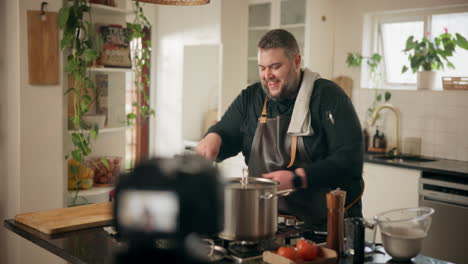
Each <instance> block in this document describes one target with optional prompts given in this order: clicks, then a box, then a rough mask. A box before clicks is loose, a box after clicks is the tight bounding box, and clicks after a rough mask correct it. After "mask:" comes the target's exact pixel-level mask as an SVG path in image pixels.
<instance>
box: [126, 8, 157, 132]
mask: <svg viewBox="0 0 468 264" xmlns="http://www.w3.org/2000/svg"><path fill="white" fill-rule="evenodd" d="M133 8H134V12H135V19H134V21H133V23H127V28H128V29H130V32H131V34H130V41H131V43H132V44H131V55H132V65H133V70H134V73H135V81H134V85H135V90H136V102H134V103H133V104H132V112H130V113H128V114H127V124H128V125H132V124H134V122H135V120H136V119H137V118H138V117H140V118H142V119H146V118H148V117H149V116H151V115H154V109H152V108H151V107H150V104H149V100H150V98H149V95H148V94H147V93H146V91H145V87H148V86H149V80H150V79H149V76H148V72H147V70H146V69H149V67H150V61H151V41H150V40H145V29H149V28H150V27H151V24H150V23H149V21H148V19H147V18H146V16H145V14H144V12H143V7H142V5H141V4H140V2H133Z"/></svg>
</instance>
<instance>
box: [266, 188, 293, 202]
mask: <svg viewBox="0 0 468 264" xmlns="http://www.w3.org/2000/svg"><path fill="white" fill-rule="evenodd" d="M293 191H294V190H293V189H286V190H282V191H279V192H277V193H276V194H273V193H271V192H265V193H262V194H261V195H260V199H264V200H268V199H270V198H272V197H273V196H277V197H284V196H288V195H289V194H290V193H292V192H293Z"/></svg>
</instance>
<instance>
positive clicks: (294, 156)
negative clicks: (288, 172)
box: [287, 136, 297, 168]
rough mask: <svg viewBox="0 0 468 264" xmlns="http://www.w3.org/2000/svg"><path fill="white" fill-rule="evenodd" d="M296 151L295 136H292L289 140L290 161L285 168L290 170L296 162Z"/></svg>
mask: <svg viewBox="0 0 468 264" xmlns="http://www.w3.org/2000/svg"><path fill="white" fill-rule="evenodd" d="M296 149H297V136H292V138H291V161H290V162H289V164H288V166H287V168H291V167H292V165H293V164H294V161H295V160H296Z"/></svg>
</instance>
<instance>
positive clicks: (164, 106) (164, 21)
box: [152, 0, 221, 156]
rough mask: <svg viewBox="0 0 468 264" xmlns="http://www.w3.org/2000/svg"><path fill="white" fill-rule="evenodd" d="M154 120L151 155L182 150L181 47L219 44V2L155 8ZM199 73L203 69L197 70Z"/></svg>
mask: <svg viewBox="0 0 468 264" xmlns="http://www.w3.org/2000/svg"><path fill="white" fill-rule="evenodd" d="M157 14H158V15H157V22H156V25H155V26H156V27H157V35H156V37H155V38H154V39H155V41H156V42H157V47H156V50H155V51H156V65H155V67H156V76H154V75H153V76H152V77H153V79H152V81H153V82H156V100H155V107H156V119H155V128H156V129H155V133H154V134H153V135H154V136H155V141H154V145H153V151H152V152H153V153H152V154H156V155H160V156H172V155H174V154H176V153H179V152H181V151H182V150H183V141H182V88H183V80H182V79H183V62H184V54H183V51H184V46H185V45H199V44H221V33H220V32H221V1H220V0H214V1H211V3H210V4H209V5H202V6H187V7H180V6H163V5H161V6H158V13H157ZM200 70H203V68H200Z"/></svg>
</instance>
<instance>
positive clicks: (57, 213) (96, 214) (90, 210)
mask: <svg viewBox="0 0 468 264" xmlns="http://www.w3.org/2000/svg"><path fill="white" fill-rule="evenodd" d="M112 212H113V211H112V203H110V202H106V203H97V204H90V205H81V206H75V207H68V208H62V209H54V210H46V211H39V212H32V213H25V214H18V215H16V216H15V221H16V222H19V223H22V224H24V225H27V226H29V227H32V228H34V229H37V230H39V231H41V232H43V233H46V234H56V233H60V232H67V231H73V230H78V229H84V228H90V227H97V226H105V225H109V224H111V223H112V219H113V213H112Z"/></svg>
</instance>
